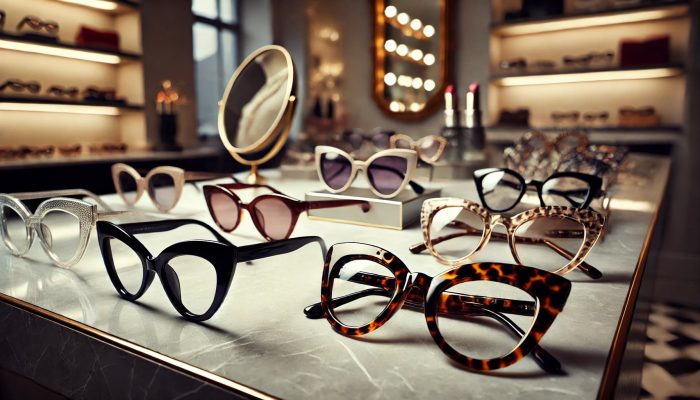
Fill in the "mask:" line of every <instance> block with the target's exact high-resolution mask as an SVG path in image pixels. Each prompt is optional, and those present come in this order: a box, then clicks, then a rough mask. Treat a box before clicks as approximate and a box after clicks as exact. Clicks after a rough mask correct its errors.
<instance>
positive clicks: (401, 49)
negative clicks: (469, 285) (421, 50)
mask: <svg viewBox="0 0 700 400" xmlns="http://www.w3.org/2000/svg"><path fill="white" fill-rule="evenodd" d="M396 54H398V55H400V56H401V57H405V56H406V55H407V54H408V46H406V45H405V44H400V45H398V46H397V47H396Z"/></svg>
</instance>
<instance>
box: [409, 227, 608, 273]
mask: <svg viewBox="0 0 700 400" xmlns="http://www.w3.org/2000/svg"><path fill="white" fill-rule="evenodd" d="M454 222H456V221H453V223H451V224H450V225H452V226H454V227H457V228H464V229H466V230H467V231H466V232H455V233H451V234H448V235H444V236H439V237H436V238H434V239H431V240H430V244H431V245H433V246H434V245H436V244H440V243H442V242H446V241H448V240H451V239H455V238H459V237H464V236H474V235H479V236H481V235H482V232H481V231H480V230H478V229H475V228H473V227H472V226H470V225H468V224H464V223H460V224H456V223H454ZM491 238H493V239H496V240H503V241H505V240H508V237H507V236H506V235H503V234H502V233H497V232H494V233H492V234H491ZM515 241H516V242H519V243H529V244H542V245H545V246H547V247H549V248H550V249H552V250H553V251H554V252H556V253H557V254H559V255H560V256H562V257H564V258H566V259H568V260H572V259H573V258H574V256H575V255H574V254H572V253H571V252H569V251H568V250H566V249H564V248H562V247H561V246H558V245H557V244H555V243H554V242H552V241H550V240H547V239H536V238H526V237H519V236H516V237H515ZM427 248H428V246H427V245H426V244H425V243H416V244H414V245H412V246H410V247H409V248H408V250H409V251H410V252H411V253H413V254H419V253H422V252H424V251H425V250H426V249H427ZM577 268H578V269H580V270H581V272H583V273H584V274H586V275H587V276H588V277H590V278H591V279H600V278H601V277H602V276H603V273H602V272H600V270H598V269H597V268H596V267H594V266H592V265H590V264H588V263H587V262H585V261H583V262H581V263H580V264H579V265H578V266H577Z"/></svg>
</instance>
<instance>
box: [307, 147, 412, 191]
mask: <svg viewBox="0 0 700 400" xmlns="http://www.w3.org/2000/svg"><path fill="white" fill-rule="evenodd" d="M328 153H333V154H336V155H338V156H341V157H343V158H345V159H346V160H347V161H348V162H349V163H350V165H351V166H352V169H351V171H350V176H349V178H348V181H347V183H346V184H345V185H343V187H341V188H339V189H333V188H332V187H331V186H329V185H328V183H327V182H326V180H325V178H324V177H323V171H322V166H321V156H322V155H324V154H328ZM315 155H316V172H317V173H318V179H319V180H320V181H321V183H322V184H323V187H324V188H325V189H326V190H327V191H329V192H330V193H340V192H344V191H346V190H348V188H350V186H352V183H353V182H354V181H355V178H356V177H357V172H358V171H360V170H362V171H364V173H365V176H366V177H367V181H368V182H369V183H370V185H369V189H370V190H371V191H372V193H374V194H375V195H376V196H377V197H380V198H383V199H390V198H392V197H395V196H396V195H398V194H399V193H401V192H402V191H403V190H404V189H405V188H406V185H411V188H412V189H413V191H415V192H416V193H419V194H420V193H423V190H424V189H423V187H422V186H420V185H419V184H417V183H415V182H413V181H412V178H413V176H414V175H415V172H416V165H417V163H418V154H417V153H416V152H415V150H408V149H388V150H382V151H379V152H377V153H375V154H374V155H372V156H371V157H370V158H368V159H367V160H366V161H361V160H355V159H354V158H353V157H352V156H351V155H350V154H348V153H347V152H345V151H343V150H341V149H338V148H336V147H332V146H316V150H315ZM387 156H394V157H401V158H404V159H406V160H407V167H406V174H405V175H404V177H403V181H402V182H401V185H400V186H399V187H398V189H396V190H395V191H393V192H391V193H388V194H383V193H381V192H380V191H378V190H377V189H376V188H375V186H374V184H373V183H372V180H371V179H369V177H368V176H367V168H368V167H369V166H370V165H371V164H372V163H373V162H374V161H375V160H377V159H379V158H382V157H387Z"/></svg>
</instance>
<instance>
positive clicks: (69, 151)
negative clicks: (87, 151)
mask: <svg viewBox="0 0 700 400" xmlns="http://www.w3.org/2000/svg"><path fill="white" fill-rule="evenodd" d="M56 151H57V152H58V154H60V155H62V156H76V155H79V154H81V153H82V151H83V145H81V144H74V145H72V146H58V147H56Z"/></svg>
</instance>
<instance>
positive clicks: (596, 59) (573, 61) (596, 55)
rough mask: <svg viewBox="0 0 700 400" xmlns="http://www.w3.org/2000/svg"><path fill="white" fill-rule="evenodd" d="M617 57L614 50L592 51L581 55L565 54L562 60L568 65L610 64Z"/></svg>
mask: <svg viewBox="0 0 700 400" xmlns="http://www.w3.org/2000/svg"><path fill="white" fill-rule="evenodd" d="M614 58H615V53H614V52H612V51H603V52H597V51H592V52H590V53H588V54H584V55H581V56H564V57H563V58H562V62H563V63H564V66H566V67H589V66H591V65H596V64H597V65H601V64H602V65H610V64H611V63H612V61H613V59H614Z"/></svg>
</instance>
